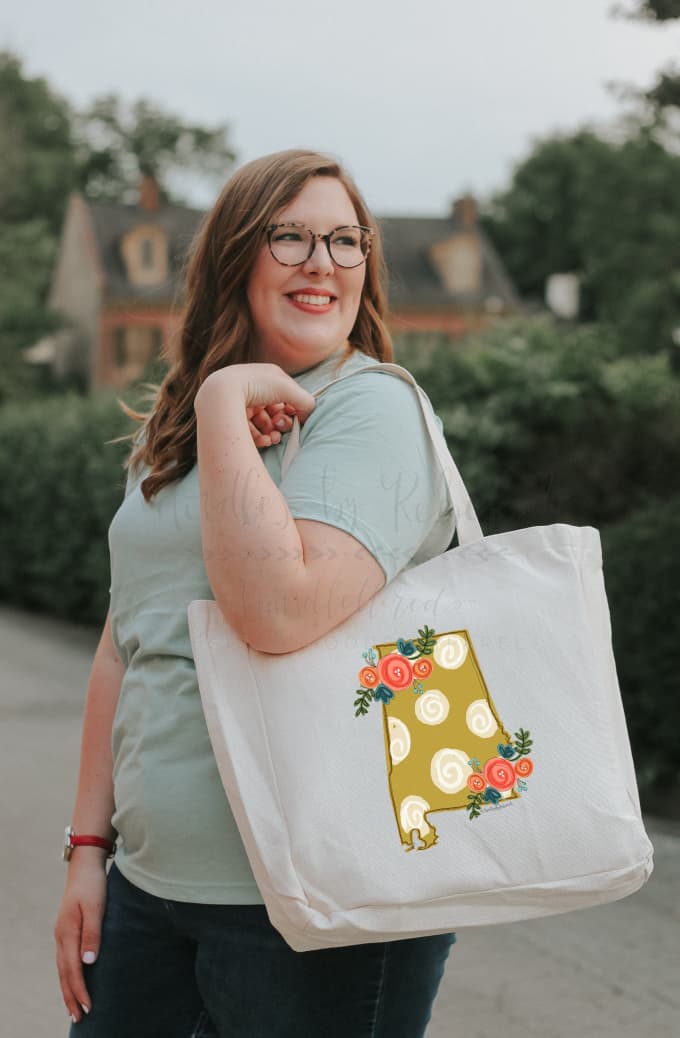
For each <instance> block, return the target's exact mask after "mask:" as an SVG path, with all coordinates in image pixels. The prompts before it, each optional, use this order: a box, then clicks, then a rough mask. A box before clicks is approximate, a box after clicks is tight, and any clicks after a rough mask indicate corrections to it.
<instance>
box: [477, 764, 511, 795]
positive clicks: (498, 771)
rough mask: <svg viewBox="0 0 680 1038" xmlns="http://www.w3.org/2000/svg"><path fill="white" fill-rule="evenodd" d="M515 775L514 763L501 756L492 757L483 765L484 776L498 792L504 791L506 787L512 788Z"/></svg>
mask: <svg viewBox="0 0 680 1038" xmlns="http://www.w3.org/2000/svg"><path fill="white" fill-rule="evenodd" d="M515 777H516V776H515V768H514V765H513V764H511V763H510V761H509V760H505V759H504V758H503V757H492V758H491V760H488V761H487V762H486V764H485V765H484V778H485V779H486V781H487V782H488V783H489V785H490V786H493V787H494V789H497V790H498V792H499V793H505V791H506V789H512V787H513V786H514V784H515Z"/></svg>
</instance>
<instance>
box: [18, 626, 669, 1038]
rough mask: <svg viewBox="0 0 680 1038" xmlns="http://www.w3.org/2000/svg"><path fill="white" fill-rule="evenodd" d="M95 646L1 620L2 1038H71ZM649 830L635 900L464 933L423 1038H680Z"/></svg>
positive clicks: (663, 851) (654, 829)
mask: <svg viewBox="0 0 680 1038" xmlns="http://www.w3.org/2000/svg"><path fill="white" fill-rule="evenodd" d="M96 642H97V636H96V634H93V633H92V632H91V631H89V630H85V629H81V628H77V627H74V626H72V625H68V624H62V623H58V622H54V621H50V620H46V619H42V618H36V617H33V616H28V615H27V614H22V613H20V612H16V611H13V610H8V609H0V660H1V661H2V668H1V671H0V761H1V763H2V794H1V796H0V832H1V834H2V838H1V839H0V919H1V920H2V941H1V942H0V1035H1V1036H2V1038H58V1036H59V1035H65V1034H66V1024H67V1019H66V1014H65V1011H64V1010H63V1008H62V1003H61V1000H60V995H59V990H58V985H57V981H56V974H55V970H54V967H53V947H52V945H53V942H52V925H53V920H54V916H55V913H56V909H57V905H58V902H59V898H60V896H61V890H62V885H63V876H64V873H63V866H62V864H61V862H60V844H61V840H62V835H63V826H64V824H66V822H67V821H68V819H69V817H70V812H71V806H72V801H73V796H74V789H75V781H76V767H77V756H78V747H79V739H80V715H81V710H82V704H83V698H84V690H85V687H86V684H87V679H88V675H89V669H90V663H91V659H92V654H93V652H94V649H95V647H96ZM647 827H648V831H649V834H650V837H651V839H652V841H653V843H654V845H655V849H656V867H655V871H654V874H653V876H652V878H651V880H650V881H649V883H648V884H647V885H646V886H645V887H644V888H643V889H642V890H641V891H639V892H638V893H637V894H635V895H633V896H632V897H630V898H627V899H626V900H624V901H620V902H616V903H614V904H612V905H607V906H605V907H603V908H598V909H591V910H589V911H586V912H576V913H571V914H569V915H563V916H557V917H555V918H552V919H543V920H539V921H534V922H530V923H522V924H513V925H511V926H508V925H506V926H501V927H496V928H493V929H492V928H484V929H476V930H465V931H462V932H461V933H460V934H459V941H458V944H457V945H455V946H454V948H453V951H452V953H451V957H450V959H449V964H448V967H447V972H446V975H445V977H444V980H443V982H442V987H441V990H440V995H439V998H438V1001H437V1003H436V1006H435V1012H434V1016H433V1020H432V1024H431V1026H430V1029H429V1031H428V1038H496V1036H499V1038H614V1036H616V1038H679V1036H680V969H679V967H680V925H679V924H680V823H677V822H673V823H671V822H661V821H659V820H655V819H652V818H648V819H647ZM272 1038H275V1036H272ZM301 1038H306V1036H301ZM348 1038H352V1036H351V1035H348Z"/></svg>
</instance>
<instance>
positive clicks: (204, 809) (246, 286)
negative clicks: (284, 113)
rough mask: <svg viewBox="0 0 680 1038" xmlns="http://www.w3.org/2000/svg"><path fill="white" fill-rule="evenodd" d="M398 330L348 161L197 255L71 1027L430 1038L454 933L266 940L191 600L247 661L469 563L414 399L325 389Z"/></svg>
mask: <svg viewBox="0 0 680 1038" xmlns="http://www.w3.org/2000/svg"><path fill="white" fill-rule="evenodd" d="M384 314H385V298H384V292H383V266H382V248H381V243H380V236H379V233H378V230H377V228H376V226H375V223H374V221H373V219H372V217H371V214H370V213H369V211H368V209H367V208H366V205H365V203H364V201H363V199H362V197H361V195H360V194H359V192H358V190H357V188H356V186H355V185H354V183H353V182H352V180H351V179H350V178H349V176H348V175H347V174H346V173H345V171H344V170H343V169H342V168H341V167H340V166H339V165H338V164H337V163H336V162H335V161H334V160H332V159H329V158H328V157H326V156H323V155H319V154H317V153H315V152H308V151H288V152H281V153H278V154H276V155H270V156H266V157H265V158H262V159H258V160H256V161H255V162H252V163H249V164H248V165H247V166H244V167H243V168H242V169H241V170H239V171H238V172H237V173H236V174H235V175H234V176H233V177H232V178H231V179H230V180H229V182H228V183H227V184H226V186H225V188H224V190H223V192H222V194H221V195H220V197H219V199H218V200H217V202H216V204H215V206H214V207H213V209H212V211H211V212H210V213H209V214H208V216H207V217H206V219H205V221H204V223H203V225H202V227H201V229H200V231H199V234H198V236H197V239H196V241H195V243H194V246H193V249H192V255H191V259H190V263H189V267H188V271H187V307H186V314H185V319H184V324H183V327H182V332H181V337H180V341H179V344H178V348H177V352H176V355H175V356H174V357H172V358H170V359H171V361H172V365H171V368H170V371H169V373H168V375H167V376H166V378H165V380H164V382H163V384H162V386H161V387H160V388H159V390H158V393H157V396H156V399H155V402H154V404H153V407H152V410H151V412H150V413H149V414H148V415H139V416H137V417H139V418H140V419H141V420H142V421H143V425H142V428H141V430H140V435H139V437H138V440H137V442H136V443H135V445H134V448H133V450H132V452H131V457H130V464H129V472H128V481H127V487H126V496H125V500H124V501H123V503H122V505H121V507H120V509H119V510H118V512H117V513H116V515H115V516H114V519H113V521H112V523H111V527H110V531H109V547H110V556H111V605H110V610H109V615H108V617H107V621H106V625H105V628H104V633H103V635H102V640H101V643H100V646H99V649H98V651H97V656H96V658H95V665H94V666H93V669H92V677H91V681H90V687H89V690H88V701H87V709H86V714H85V721H84V727H83V743H82V747H83V748H82V755H81V767H80V779H79V784H78V794H77V798H76V805H75V809H74V814H73V819H72V828H73V830H74V832H75V834H77V835H78V836H82V835H97V836H99V838H100V839H101V840H104V841H110V840H116V839H117V847H116V855H115V862H114V865H113V866H112V868H111V870H110V872H109V874H108V877H107V876H106V871H105V861H106V858H105V851H104V850H102V849H100V847H94V846H83V845H82V844H80V843H78V844H77V845H76V846H75V847H74V848H73V850H72V852H71V856H70V863H69V866H68V868H69V873H68V880H67V884H66V891H65V894H64V899H63V902H62V906H61V910H60V913H59V917H58V920H57V925H56V929H55V936H56V939H57V960H58V968H59V974H60V980H61V986H62V991H63V995H64V1000H65V1003H66V1006H67V1009H68V1012H69V1014H71V1016H72V1017H73V1020H74V1021H77V1030H76V1031H74V1033H77V1034H81V1035H84V1036H87V1035H90V1036H93V1038H126V1036H128V1035H130V1036H132V1035H134V1036H135V1038H151V1036H156V1035H163V1038H186V1036H188V1035H190V1034H195V1035H199V1034H200V1035H206V1036H207V1035H220V1036H226V1035H229V1036H232V1038H246V1036H247V1038H255V1036H259V1035H267V1036H268V1038H292V1036H298V1035H300V1034H304V1035H305V1036H306V1038H315V1036H321V1035H323V1036H324V1038H334V1036H340V1035H342V1036H343V1038H347V1036H348V1035H353V1036H357V1038H358V1036H360V1035H364V1034H365V1035H372V1036H374V1038H387V1036H388V1035H389V1036H390V1038H395V1036H399V1035H404V1036H406V1035H408V1038H417V1036H418V1035H422V1034H423V1033H424V1029H425V1026H426V1023H427V1021H428V1019H429V1015H430V1010H431V1006H432V1002H433V999H434V997H435V995H436V991H437V988H438V985H439V981H440V979H441V976H442V972H443V969H444V963H445V961H446V958H447V955H448V952H449V948H450V946H451V944H452V942H453V940H454V939H455V938H454V935H453V934H444V935H438V936H435V937H424V938H416V939H411V940H403V941H392V942H382V943H376V944H363V945H357V946H350V947H341V948H334V949H329V950H324V951H321V952H308V953H304V954H299V953H296V952H294V951H292V949H291V948H290V947H289V946H288V945H287V944H286V943H285V941H284V940H283V939H282V938H281V936H280V935H279V934H278V932H277V931H276V930H275V929H274V928H273V927H272V925H271V924H270V923H269V920H268V917H267V914H266V910H265V908H264V905H263V899H262V896H261V893H260V891H259V889H258V887H257V884H256V883H255V880H254V877H253V874H252V870H251V868H250V864H249V862H248V859H247V857H246V854H245V851H244V848H243V844H242V841H241V838H240V835H239V832H238V829H237V827H236V824H235V821H234V818H233V815H232V813H231V810H230V807H229V803H228V801H227V799H226V796H225V793H224V790H223V788H222V785H221V782H220V777H219V773H218V770H217V766H216V764H215V760H214V757H213V754H212V751H211V747H210V742H209V739H208V734H207V729H206V725H205V720H204V718H203V714H202V712H201V705H200V697H199V693H198V686H197V681H196V672H195V667H194V663H193V657H192V652H191V643H190V639H189V631H188V622H187V606H188V605H189V603H190V602H191V601H192V600H194V599H201V598H214V599H215V600H216V601H217V603H218V605H219V607H220V609H221V611H222V613H223V615H224V617H225V618H226V620H227V622H228V623H229V624H230V625H231V626H232V627H233V628H234V630H235V631H236V632H237V633H238V635H239V636H240V638H241V639H242V640H243V641H244V642H246V643H248V644H249V645H250V646H252V647H253V648H254V649H259V650H261V651H264V652H270V653H286V652H289V651H291V650H294V649H296V648H299V647H301V646H303V645H306V644H308V643H310V642H312V641H315V640H316V639H318V638H320V637H322V636H323V635H324V634H326V633H327V632H328V631H330V630H331V629H332V628H334V627H336V626H337V625H338V624H339V623H341V622H342V621H343V620H344V619H346V618H347V617H348V616H350V615H351V614H352V613H354V612H355V611H356V610H357V609H359V608H361V606H362V605H364V604H365V603H366V602H367V601H368V600H369V599H370V598H371V597H372V596H373V595H374V594H375V593H376V592H377V591H378V590H379V589H380V588H381V587H382V586H383V585H384V584H385V582H387V581H390V580H392V579H393V578H394V576H396V574H397V573H399V572H400V571H401V570H402V569H404V568H405V567H406V566H411V565H415V564H417V563H419V562H422V561H424V560H425V559H427V558H430V557H432V556H433V555H436V554H438V553H439V552H441V551H442V550H444V549H445V548H446V547H447V546H448V544H449V542H450V540H451V537H452V535H453V514H452V510H451V503H450V501H449V500H448V495H447V492H446V488H445V485H444V483H443V480H442V478H441V474H440V471H439V468H438V464H437V462H436V460H435V458H434V455H433V451H432V447H431V441H430V437H429V435H428V433H427V430H426V426H425V422H424V420H423V415H422V412H421V410H420V406H419V404H418V401H417V399H416V396H415V394H414V392H413V389H412V387H410V386H409V385H407V384H406V383H405V382H404V381H402V380H401V379H398V378H395V377H388V376H387V375H386V374H385V373H381V372H380V371H375V372H364V373H363V374H362V376H361V378H357V379H346V380H344V381H342V382H339V383H337V384H336V385H334V386H332V387H330V388H329V389H328V390H327V391H326V392H325V393H324V394H323V395H322V396H320V397H319V400H318V402H317V401H316V400H315V397H314V395H313V394H314V393H315V391H316V390H318V389H320V388H321V387H322V386H324V385H326V383H328V382H331V381H333V379H334V378H336V377H337V376H338V374H340V373H342V374H343V375H344V374H346V373H349V372H352V371H355V370H359V369H361V368H362V367H365V366H366V365H371V364H375V363H376V362H381V361H385V360H391V359H392V345H391V341H390V337H389V333H388V331H387V328H386V326H385V323H384ZM293 414H297V415H298V416H299V418H300V419H301V421H302V423H303V424H302V427H301V431H300V448H299V450H298V453H297V455H296V457H295V459H294V461H293V462H292V464H291V465H290V467H289V468H288V469H287V471H286V472H285V474H284V473H283V472H282V465H281V462H282V454H283V449H284V446H285V443H286V440H285V437H286V434H287V432H288V431H289V430H290V427H291V416H292V415H293ZM233 691H234V695H238V694H239V689H238V688H234V690H233ZM74 839H75V838H74Z"/></svg>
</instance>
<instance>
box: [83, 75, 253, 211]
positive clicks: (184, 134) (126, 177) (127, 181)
mask: <svg viewBox="0 0 680 1038" xmlns="http://www.w3.org/2000/svg"><path fill="white" fill-rule="evenodd" d="M75 126H76V132H77V137H78V154H79V157H80V162H79V169H78V179H79V184H80V187H81V189H82V190H83V191H84V192H85V194H86V195H88V196H89V197H90V198H93V199H99V200H109V201H135V200H136V198H137V194H138V190H139V182H140V178H141V176H142V175H151V176H153V177H155V179H156V180H157V181H158V183H159V185H160V187H161V193H162V197H163V199H164V200H165V201H170V200H171V191H170V180H171V177H172V175H173V173H174V174H176V173H177V172H179V171H184V172H187V171H192V170H193V171H200V172H201V174H202V175H213V176H216V177H218V178H219V179H220V180H224V179H225V176H226V174H227V172H228V171H229V169H230V167H231V165H232V164H233V161H234V152H233V151H232V150H231V148H230V146H229V142H228V130H227V127H226V126H218V127H216V128H214V129H207V128H206V127H203V126H200V125H198V124H194V123H187V122H185V121H184V120H182V119H181V118H179V116H177V115H174V114H172V113H170V112H166V111H164V110H163V109H161V108H159V107H157V106H156V105H154V104H151V103H150V102H149V101H146V100H139V101H137V102H135V103H134V104H132V105H126V104H124V103H123V102H122V101H121V100H120V98H118V97H116V96H115V95H112V94H110V95H107V96H105V97H100V98H98V99H97V100H95V101H94V103H93V104H92V105H91V106H90V107H89V108H87V109H86V110H85V111H84V112H83V113H81V114H80V115H79V116H77V118H76V120H75ZM172 200H174V201H181V199H179V198H177V197H174V198H173V199H172Z"/></svg>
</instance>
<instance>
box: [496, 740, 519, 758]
mask: <svg viewBox="0 0 680 1038" xmlns="http://www.w3.org/2000/svg"><path fill="white" fill-rule="evenodd" d="M496 749H497V750H498V753H499V754H500V756H501V757H505V759H506V760H510V758H511V757H514V756H515V748H514V746H509V745H507V744H506V745H504V744H503V743H502V742H499V744H498V746H497V747H496Z"/></svg>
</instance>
